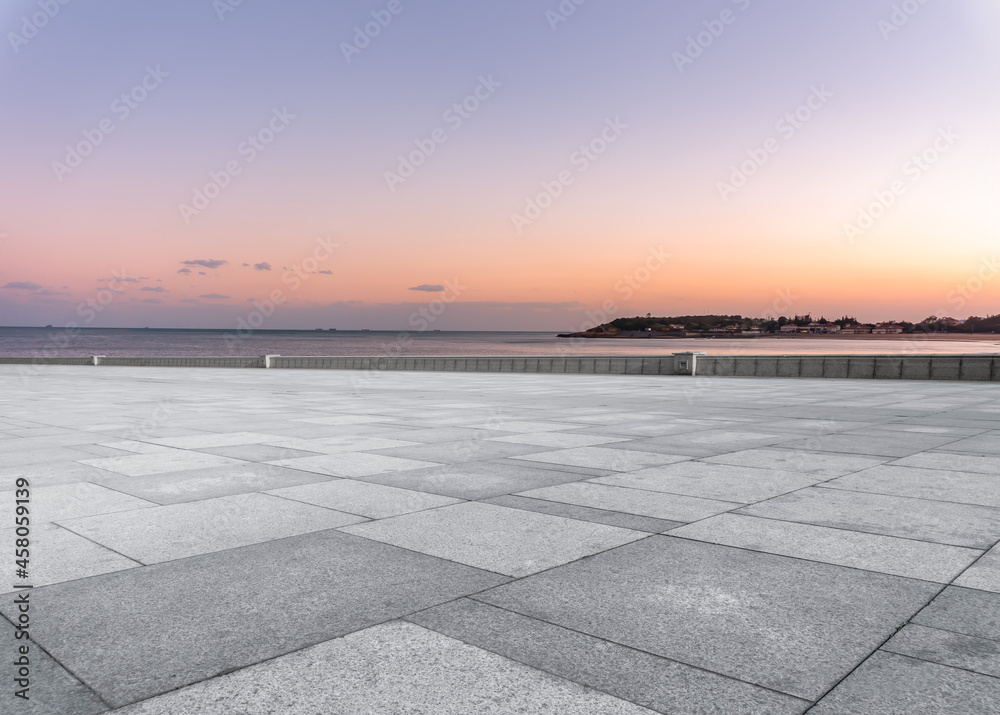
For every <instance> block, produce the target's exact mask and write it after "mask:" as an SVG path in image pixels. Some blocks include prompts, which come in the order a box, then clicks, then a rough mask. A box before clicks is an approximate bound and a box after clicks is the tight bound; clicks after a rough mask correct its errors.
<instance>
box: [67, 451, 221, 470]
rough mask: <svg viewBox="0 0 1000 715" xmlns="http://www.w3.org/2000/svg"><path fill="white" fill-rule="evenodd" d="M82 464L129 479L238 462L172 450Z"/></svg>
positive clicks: (82, 462)
mask: <svg viewBox="0 0 1000 715" xmlns="http://www.w3.org/2000/svg"><path fill="white" fill-rule="evenodd" d="M78 461H79V462H80V463H81V464H89V465H90V466H92V467H97V468H98V469H104V470H107V471H109V472H117V473H118V474H124V475H126V476H129V477H141V476H145V475H147V474H163V473H164V472H180V471H184V470H188V469H202V468H204V467H221V466H223V465H226V464H236V463H237V460H235V459H229V458H228V457H219V456H217V455H214V454H203V453H201V452H188V451H186V450H182V449H172V450H169V451H163V452H154V453H152V454H134V455H130V456H128V457H99V458H96V459H81V460H78Z"/></svg>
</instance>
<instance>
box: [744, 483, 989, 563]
mask: <svg viewBox="0 0 1000 715" xmlns="http://www.w3.org/2000/svg"><path fill="white" fill-rule="evenodd" d="M738 513H741V514H749V515H750V516H763V517H767V518H770V519H783V520H785V521H795V522H799V523H803V524H816V525H818V526H830V527H834V528H838V529H850V530H852V531H864V532H867V533H870V534H884V535H886V536H901V537H903V538H907V539H919V540H921V541H933V542H936V543H939V544H951V545H952V546H967V547H969V548H973V549H988V548H989V547H991V546H992V545H993V544H994V543H996V541H997V539H1000V509H994V508H992V507H985V506H976V505H972V504H951V503H947V502H939V501H927V500H924V499H910V498H906V497H896V496H885V495H882V494H869V493H865V492H850V491H846V490H843V489H823V488H819V487H810V488H807V489H802V490H800V491H797V492H793V493H792V494H784V495H782V496H780V497H775V498H774V499H771V500H769V501H766V502H761V503H759V504H754V505H751V506H748V507H744V508H742V509H739V510H738Z"/></svg>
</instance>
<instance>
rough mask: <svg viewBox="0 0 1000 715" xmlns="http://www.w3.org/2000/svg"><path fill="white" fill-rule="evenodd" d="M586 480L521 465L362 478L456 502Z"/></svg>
mask: <svg viewBox="0 0 1000 715" xmlns="http://www.w3.org/2000/svg"><path fill="white" fill-rule="evenodd" d="M587 476H588V475H586V474H579V473H577V472H564V471H556V470H552V469H541V468H538V467H533V466H529V465H528V464H527V463H524V462H521V463H516V464H502V463H497V462H492V461H491V462H468V463H465V464H448V465H443V466H435V467H431V468H428V469H413V470H409V471H405V472H387V473H385V474H376V475H372V476H368V477H364V481H367V482H376V483H378V484H386V485H388V486H392V487H402V488H404V489H416V490H417V491H422V492H430V493H431V494H443V495H444V496H451V497H456V498H458V499H485V498H487V497H493V496H499V495H501V494H511V493H513V492H520V491H524V490H525V489H532V488H535V487H540V486H549V485H551V484H562V483H563V482H575V481H577V480H579V479H585V478H586V477H587Z"/></svg>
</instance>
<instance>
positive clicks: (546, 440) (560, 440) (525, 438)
mask: <svg viewBox="0 0 1000 715" xmlns="http://www.w3.org/2000/svg"><path fill="white" fill-rule="evenodd" d="M628 440H629V438H628V437H611V436H608V435H596V434H579V433H573V432H528V433H525V434H513V435H510V436H508V437H490V438H489V441H491V442H509V443H511V444H532V445H535V446H538V447H558V448H560V449H566V448H569V447H594V446H597V445H601V444H611V443H614V442H627V441H628Z"/></svg>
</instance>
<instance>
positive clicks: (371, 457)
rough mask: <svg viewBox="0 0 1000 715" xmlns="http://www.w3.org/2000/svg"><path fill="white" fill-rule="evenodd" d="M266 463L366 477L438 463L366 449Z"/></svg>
mask: <svg viewBox="0 0 1000 715" xmlns="http://www.w3.org/2000/svg"><path fill="white" fill-rule="evenodd" d="M269 464H276V465H278V466H280V467H288V468H289V469H301V470H302V471H303V472H313V473H315V474H326V475H327V476H331V477H367V476H370V475H373V474H381V473H383V472H402V471H406V470H408V469H421V468H423V467H437V466H440V465H438V464H436V463H434V462H423V461H420V460H416V459H403V458H401V457H389V456H386V455H384V454H368V453H366V452H344V453H341V454H324V455H322V456H320V457H303V458H301V459H279V460H276V461H274V462H269Z"/></svg>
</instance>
